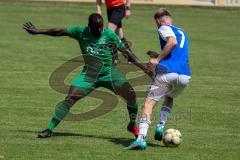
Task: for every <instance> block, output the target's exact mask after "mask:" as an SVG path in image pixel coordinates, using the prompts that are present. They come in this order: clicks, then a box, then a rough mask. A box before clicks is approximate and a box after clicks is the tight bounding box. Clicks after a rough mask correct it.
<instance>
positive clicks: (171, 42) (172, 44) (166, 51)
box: [157, 37, 177, 62]
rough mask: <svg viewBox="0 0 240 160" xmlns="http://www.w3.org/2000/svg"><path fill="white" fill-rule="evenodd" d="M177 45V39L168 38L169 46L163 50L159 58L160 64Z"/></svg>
mask: <svg viewBox="0 0 240 160" xmlns="http://www.w3.org/2000/svg"><path fill="white" fill-rule="evenodd" d="M176 45H177V40H176V38H175V37H168V38H167V44H166V45H165V47H164V48H163V50H162V51H161V53H160V54H159V56H158V57H157V60H158V62H160V61H161V60H162V59H163V58H164V57H166V56H167V55H168V54H169V53H170V52H171V51H172V49H173V48H174V47H175V46H176Z"/></svg>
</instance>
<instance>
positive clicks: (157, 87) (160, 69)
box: [126, 8, 191, 149]
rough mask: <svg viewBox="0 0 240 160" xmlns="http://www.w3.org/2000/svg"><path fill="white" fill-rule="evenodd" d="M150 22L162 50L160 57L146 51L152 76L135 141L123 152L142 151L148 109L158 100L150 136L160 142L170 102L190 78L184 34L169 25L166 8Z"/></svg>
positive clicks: (187, 41) (148, 122) (169, 19)
mask: <svg viewBox="0 0 240 160" xmlns="http://www.w3.org/2000/svg"><path fill="white" fill-rule="evenodd" d="M154 19H155V21H156V24H157V27H158V34H159V40H160V46H161V49H162V51H161V52H160V54H158V53H156V52H153V51H148V52H147V54H148V55H150V56H151V57H154V58H153V59H151V60H150V61H149V63H148V65H149V67H155V71H156V76H155V79H154V81H153V82H152V83H151V84H150V86H149V88H148V92H147V97H146V100H145V103H144V105H143V110H142V116H141V120H140V124H139V135H138V138H137V140H136V141H134V142H133V143H132V144H131V145H130V146H129V147H127V148H126V149H146V147H147V142H146V140H145V138H146V135H147V131H148V128H149V126H150V124H151V114H152V109H153V107H154V106H155V104H156V103H157V102H158V101H159V100H161V99H164V102H163V105H162V108H161V113H160V120H159V123H158V124H157V126H156V130H155V135H154V139H155V140H158V141H161V140H162V136H163V129H164V125H165V124H166V121H167V118H168V115H169V113H170V110H171V108H172V106H173V99H174V98H175V97H177V96H178V95H179V94H180V93H181V92H182V91H183V90H184V88H185V87H186V86H187V85H188V83H189V81H190V79H191V77H190V68H189V63H188V46H189V40H188V37H187V35H186V33H185V32H184V30H183V29H181V28H178V27H176V26H173V24H172V23H173V20H172V17H171V14H170V12H169V11H168V10H167V9H164V8H161V9H159V11H157V12H156V13H155V15H154Z"/></svg>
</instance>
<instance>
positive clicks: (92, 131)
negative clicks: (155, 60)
mask: <svg viewBox="0 0 240 160" xmlns="http://www.w3.org/2000/svg"><path fill="white" fill-rule="evenodd" d="M158 7H159V6H134V7H133V9H132V12H133V16H132V17H131V18H130V19H129V20H124V27H125V34H126V35H127V38H128V39H129V40H130V41H132V43H133V50H134V51H135V52H136V54H137V55H138V56H139V57H140V58H141V59H142V60H143V61H147V60H148V57H147V56H146V55H145V54H144V53H145V52H146V51H148V50H156V51H158V50H159V42H158V37H157V33H156V27H155V23H154V21H153V19H152V17H153V13H154V12H155V10H156V9H157V8H158ZM169 9H170V10H171V11H172V13H173V16H174V19H175V25H177V26H180V27H182V28H184V29H185V31H186V32H187V33H188V35H189V37H190V40H191V47H190V52H191V54H190V63H191V69H192V82H191V84H190V86H189V88H188V89H187V90H186V91H185V92H184V93H183V94H182V95H181V96H180V97H179V98H177V99H176V102H175V106H174V109H173V110H172V112H171V117H170V120H169V122H168V124H167V128H177V129H179V130H180V131H181V132H182V134H183V143H182V145H181V146H180V147H179V148H174V149H173V148H167V147H162V144H159V143H157V142H156V141H154V140H153V134H154V129H155V125H156V123H157V121H158V114H159V108H160V106H161V104H160V103H159V105H158V106H157V107H156V108H155V114H154V115H153V117H154V118H153V121H152V126H151V128H150V130H149V134H148V137H147V140H148V142H149V147H148V148H147V150H146V151H143V152H140V151H124V150H123V148H124V147H125V146H127V145H128V144H129V143H130V142H132V141H133V136H132V135H131V134H129V133H128V132H127V131H126V125H127V123H128V122H127V120H126V117H127V110H126V107H125V103H124V102H123V101H120V103H119V104H118V107H117V108H115V109H114V110H113V111H112V112H109V113H108V114H106V115H104V116H101V117H97V118H95V119H92V120H89V121H81V122H79V121H76V122H70V121H64V122H63V123H62V124H61V125H59V127H58V128H56V130H55V131H56V132H57V134H56V136H54V137H52V138H50V139H37V138H36V135H37V132H38V131H40V130H42V129H44V128H45V127H46V126H47V125H48V123H49V120H50V118H51V116H52V114H53V111H54V106H55V105H56V104H57V103H58V102H59V101H60V100H62V99H63V98H64V97H65V94H62V93H58V92H56V91H54V90H53V89H51V88H50V87H49V76H50V75H51V73H52V72H53V71H54V70H55V69H56V68H57V67H58V66H59V65H61V64H63V63H64V62H66V60H68V59H71V58H73V57H77V56H78V54H79V52H80V51H79V47H78V44H77V42H76V41H74V40H72V39H70V38H66V37H63V38H53V37H47V36H34V37H33V36H31V35H28V34H27V33H26V32H25V31H24V30H23V29H22V24H23V23H24V22H26V21H32V22H33V23H34V24H35V25H36V26H39V27H41V28H49V27H51V28H52V27H66V26H72V25H78V24H84V25H86V24H87V17H88V15H89V14H90V13H91V12H93V11H94V10H95V5H93V4H66V3H58V4H56V3H20V2H18V3H13V2H7V1H0V22H1V23H0V31H1V34H0V58H1V60H0V74H1V76H0V96H1V99H0V117H1V120H0V160H1V159H4V160H5V159H6V160H12V159H17V160H28V159H31V160H37V159H39V160H40V159H41V160H53V159H58V160H59V159H63V160H69V159H74V160H75V159H80V160H84V159H91V160H95V159H105V160H106V159H119V160H123V159H125V160H127V159H129V160H141V159H150V160H155V159H158V160H159V159H160V160H169V159H174V160H213V159H215V160H238V159H239V157H240V132H239V131H240V121H239V114H240V106H239V105H240V98H239V97H240V93H239V90H240V74H239V71H240V67H239V64H240V54H239V52H240V45H239V42H240V30H239V27H240V21H239V19H240V10H239V9H232V10H230V9H211V8H197V7H173V6H171V7H169ZM76 74H77V70H76V71H75V72H73V73H72V74H71V76H70V77H68V79H67V80H66V83H70V80H71V79H72V78H73V77H74V76H75V75H76ZM147 83H148V82H146V84H147ZM133 85H134V84H133ZM138 88H139V89H142V90H144V89H145V87H144V86H142V87H138ZM138 100H139V103H140V104H141V103H142V102H143V98H139V99H138ZM100 102H101V101H100V100H98V99H93V98H86V99H85V100H82V101H80V102H78V103H77V104H76V105H75V106H74V108H73V111H72V112H74V113H80V112H85V111H87V110H89V107H90V108H94V107H96V106H97V105H98V104H99V103H100Z"/></svg>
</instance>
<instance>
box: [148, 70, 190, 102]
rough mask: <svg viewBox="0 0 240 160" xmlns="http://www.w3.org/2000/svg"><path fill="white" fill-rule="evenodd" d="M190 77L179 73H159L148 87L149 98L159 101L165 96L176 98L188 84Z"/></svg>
mask: <svg viewBox="0 0 240 160" xmlns="http://www.w3.org/2000/svg"><path fill="white" fill-rule="evenodd" d="M190 79H191V77H190V76H187V75H180V74H177V73H161V74H157V75H156V77H155V79H154V81H153V82H152V83H151V84H150V85H149V87H148V91H147V98H150V99H153V100H155V101H159V100H161V99H162V98H164V97H165V96H168V97H171V98H175V97H177V96H178V95H179V94H180V93H181V92H182V91H183V89H184V88H186V87H187V86H188V84H189V82H190Z"/></svg>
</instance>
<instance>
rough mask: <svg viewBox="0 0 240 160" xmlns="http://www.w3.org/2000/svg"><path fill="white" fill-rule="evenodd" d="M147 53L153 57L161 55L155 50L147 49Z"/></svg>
mask: <svg viewBox="0 0 240 160" xmlns="http://www.w3.org/2000/svg"><path fill="white" fill-rule="evenodd" d="M146 54H147V55H149V56H150V57H151V58H157V57H158V56H159V54H158V53H157V52H154V51H147V53H146Z"/></svg>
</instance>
